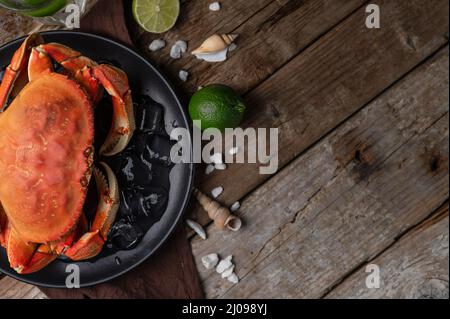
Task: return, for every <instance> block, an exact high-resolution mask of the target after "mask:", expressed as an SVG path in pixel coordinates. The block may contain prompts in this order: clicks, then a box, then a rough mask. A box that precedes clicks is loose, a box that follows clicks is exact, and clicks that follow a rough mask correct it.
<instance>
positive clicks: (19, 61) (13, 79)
mask: <svg viewBox="0 0 450 319" xmlns="http://www.w3.org/2000/svg"><path fill="white" fill-rule="evenodd" d="M43 41H44V40H43V39H42V37H41V36H40V35H39V34H37V33H33V34H31V35H30V36H29V37H28V38H26V39H25V41H24V42H23V43H22V45H21V46H20V48H19V49H18V50H17V51H16V52H15V53H14V56H13V58H12V60H11V63H10V65H8V67H7V68H6V70H5V74H4V76H3V81H2V83H1V85H0V112H1V111H3V109H4V108H5V106H6V102H7V101H8V98H9V97H10V95H11V92H12V90H13V88H14V91H15V92H20V90H21V89H22V88H23V87H24V86H25V85H26V84H27V82H28V76H27V72H26V68H27V64H28V59H29V57H30V53H31V48H33V47H35V46H37V45H39V44H41V43H43ZM12 95H13V96H14V94H12Z"/></svg>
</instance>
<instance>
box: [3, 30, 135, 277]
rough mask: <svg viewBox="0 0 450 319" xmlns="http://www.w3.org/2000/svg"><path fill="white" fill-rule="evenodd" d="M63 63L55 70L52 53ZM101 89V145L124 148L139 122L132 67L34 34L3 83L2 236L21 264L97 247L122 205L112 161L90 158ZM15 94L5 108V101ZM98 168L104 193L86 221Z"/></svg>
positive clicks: (31, 268)
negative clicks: (105, 123)
mask: <svg viewBox="0 0 450 319" xmlns="http://www.w3.org/2000/svg"><path fill="white" fill-rule="evenodd" d="M54 61H55V62H57V63H58V64H59V65H61V66H62V67H63V69H64V71H63V74H59V73H56V72H55V70H54V68H53V65H54V63H53V62H54ZM103 89H105V90H106V91H107V92H108V93H109V95H111V97H112V104H113V123H112V125H111V129H110V132H109V134H108V137H107V139H106V141H105V143H104V144H103V146H102V147H101V148H100V154H102V155H105V156H111V155H114V154H117V153H119V152H121V151H122V150H123V149H124V148H125V147H126V146H127V144H128V142H129V141H130V139H131V137H132V135H133V132H134V128H135V125H134V117H133V106H132V99H131V92H130V89H129V85H128V78H127V76H126V74H125V73H124V72H123V71H122V70H120V69H118V68H115V67H112V66H109V65H98V64H97V63H96V62H94V61H92V60H91V59H89V58H87V57H85V56H82V55H81V54H80V53H79V52H76V51H74V50H72V49H70V48H68V47H66V46H63V45H61V44H57V43H49V44H44V43H43V39H42V38H41V36H40V35H38V34H32V35H30V36H29V37H28V38H27V39H26V40H25V41H24V42H23V44H22V45H21V47H20V48H19V49H18V50H17V51H16V53H15V54H14V56H13V58H12V61H11V64H10V65H9V66H8V67H7V69H6V70H5V73H4V78H3V81H2V83H1V86H0V112H1V113H0V132H1V134H0V203H1V205H0V243H1V245H2V246H4V247H5V248H6V252H7V255H8V260H9V263H10V265H11V267H12V268H14V269H15V270H16V271H17V272H18V273H21V274H28V273H32V272H36V271H38V270H40V269H42V268H44V267H45V266H47V265H48V264H49V263H51V262H52V261H53V260H55V259H56V258H57V257H58V256H60V255H62V254H64V255H65V256H67V257H68V258H70V259H72V260H76V261H78V260H85V259H89V258H92V257H94V256H96V255H98V254H99V253H100V252H101V250H102V248H103V245H104V243H105V240H106V238H107V234H108V231H109V229H110V226H111V224H112V223H113V222H114V219H115V217H116V214H117V210H118V204H119V203H118V185H117V181H116V178H115V176H114V174H113V172H112V171H111V169H110V168H109V167H108V166H107V165H106V164H105V163H100V165H99V167H98V168H94V155H93V154H94V149H93V140H94V110H93V109H94V107H95V105H96V103H97V102H98V101H99V100H100V98H101V97H102V96H103ZM9 100H12V102H11V103H10V105H9V106H8V107H7V108H6V104H7V101H9ZM92 173H93V174H94V177H95V181H96V185H97V189H98V194H99V201H98V207H97V210H96V214H95V217H94V219H93V222H92V224H91V225H90V226H89V225H88V222H87V218H86V216H85V214H84V212H83V206H84V203H85V199H86V193H87V188H88V186H89V182H90V179H91V175H92Z"/></svg>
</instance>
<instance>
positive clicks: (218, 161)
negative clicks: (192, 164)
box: [209, 153, 223, 164]
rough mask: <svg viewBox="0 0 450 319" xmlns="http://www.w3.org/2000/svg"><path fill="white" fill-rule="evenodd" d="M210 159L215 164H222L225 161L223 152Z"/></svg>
mask: <svg viewBox="0 0 450 319" xmlns="http://www.w3.org/2000/svg"><path fill="white" fill-rule="evenodd" d="M209 159H210V160H211V162H212V163H214V164H222V163H223V160H222V154H221V153H215V154H214V155H212V156H211V157H210V158H209Z"/></svg>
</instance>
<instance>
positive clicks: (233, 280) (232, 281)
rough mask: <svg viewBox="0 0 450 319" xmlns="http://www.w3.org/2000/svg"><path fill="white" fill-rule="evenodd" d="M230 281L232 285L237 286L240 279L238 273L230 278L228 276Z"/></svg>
mask: <svg viewBox="0 0 450 319" xmlns="http://www.w3.org/2000/svg"><path fill="white" fill-rule="evenodd" d="M227 279H228V281H229V282H231V283H232V284H237V283H238V282H239V277H238V275H236V273H232V274H231V275H230V276H228V278H227Z"/></svg>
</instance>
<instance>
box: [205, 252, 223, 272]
mask: <svg viewBox="0 0 450 319" xmlns="http://www.w3.org/2000/svg"><path fill="white" fill-rule="evenodd" d="M218 263H219V256H218V255H217V254H209V255H207V256H204V257H202V264H203V266H205V268H206V269H214V267H216V266H217V264H218Z"/></svg>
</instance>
